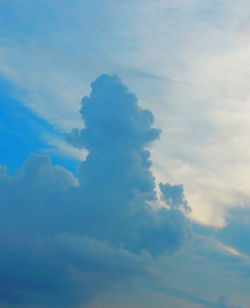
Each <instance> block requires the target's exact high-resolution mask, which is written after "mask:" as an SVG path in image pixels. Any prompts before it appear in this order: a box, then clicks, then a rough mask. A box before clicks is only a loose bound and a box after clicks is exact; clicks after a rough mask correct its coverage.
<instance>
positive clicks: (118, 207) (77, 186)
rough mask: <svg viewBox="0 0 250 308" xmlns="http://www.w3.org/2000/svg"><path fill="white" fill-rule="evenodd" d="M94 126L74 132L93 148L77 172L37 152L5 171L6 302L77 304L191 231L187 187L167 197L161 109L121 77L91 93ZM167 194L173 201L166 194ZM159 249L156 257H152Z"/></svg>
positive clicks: (0, 191)
mask: <svg viewBox="0 0 250 308" xmlns="http://www.w3.org/2000/svg"><path fill="white" fill-rule="evenodd" d="M81 115H82V117H83V119H84V122H85V128H84V129H81V130H73V131H72V132H71V133H70V134H69V135H68V136H67V138H68V140H69V141H70V142H71V143H72V144H73V145H74V146H76V147H78V148H84V149H86V150H87V151H88V156H87V158H86V160H85V161H83V162H82V163H81V165H80V168H79V177H78V178H75V177H74V176H73V175H72V174H71V173H70V172H69V171H68V170H66V169H65V168H63V167H60V166H55V165H53V164H52V163H51V160H50V159H49V157H47V156H41V155H37V154H34V155H32V156H31V157H30V158H29V159H28V161H27V162H26V163H25V164H24V166H23V167H22V168H21V169H20V170H18V171H16V173H15V174H14V176H12V177H10V176H8V174H7V171H6V170H5V169H4V168H1V172H0V230H1V234H2V235H1V247H0V254H1V260H0V264H1V271H0V276H1V280H0V286H1V287H0V303H3V304H4V305H5V306H7V307H8V305H12V304H17V305H18V307H27V306H31V307H53V306H60V307H61V306H62V305H63V306H67V307H75V306H76V305H78V304H79V303H83V304H84V303H86V302H88V301H89V299H91V298H92V297H93V296H94V295H95V294H96V293H98V292H99V291H100V290H105V289H106V288H107V286H111V285H112V284H113V283H114V282H116V283H119V282H120V283H123V282H125V281H130V280H131V279H133V278H134V277H138V276H139V277H146V276H147V275H149V274H150V273H149V272H150V268H151V263H152V256H153V257H154V256H157V255H160V254H162V253H164V252H168V253H170V252H173V251H175V250H176V249H178V248H180V247H181V246H182V244H183V243H184V242H185V241H186V240H188V239H189V238H190V236H191V231H190V226H189V222H188V220H187V218H186V216H185V213H186V212H187V211H188V206H187V203H186V201H185V198H184V194H183V189H182V187H181V186H171V185H169V184H166V185H164V184H162V185H161V186H160V191H161V194H162V198H161V199H162V200H159V199H158V198H157V194H156V186H155V182H154V177H153V175H152V173H151V170H150V167H151V161H150V153H149V150H148V147H149V146H150V144H151V142H152V141H154V140H155V139H157V138H158V137H159V133H160V132H159V130H157V129H155V128H151V125H152V124H153V116H152V114H151V112H149V111H148V110H142V109H140V108H139V107H138V105H137V99H136V97H135V96H134V95H133V94H132V93H130V92H129V90H128V89H127V88H126V87H125V86H124V85H123V84H122V83H121V82H120V80H119V78H117V77H115V76H107V75H102V76H100V77H99V78H98V79H97V80H96V81H95V82H94V83H93V84H92V92H91V94H90V97H86V98H84V99H83V103H82V109H81ZM165 201H166V202H165ZM151 255H152V256H151Z"/></svg>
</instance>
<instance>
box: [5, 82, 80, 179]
mask: <svg viewBox="0 0 250 308" xmlns="http://www.w3.org/2000/svg"><path fill="white" fill-rule="evenodd" d="M17 92H19V90H18V89H16V88H15V87H13V86H12V85H11V84H10V83H9V82H8V81H6V80H5V79H3V78H0V93H1V95H0V109H1V112H0V164H1V165H3V166H6V167H7V168H8V170H9V172H10V173H11V174H12V173H13V172H14V171H15V170H16V169H17V168H20V167H21V166H22V164H23V163H24V161H26V160H27V158H28V157H29V155H30V153H47V152H49V153H50V155H51V156H52V160H53V162H54V163H55V164H59V165H63V166H64V167H66V168H68V169H70V170H71V171H72V172H74V173H76V172H77V166H78V161H77V160H76V159H74V158H70V157H65V155H60V151H54V149H53V146H51V145H49V144H48V143H47V142H46V139H45V138H44V136H48V135H49V136H51V138H56V139H59V140H60V139H63V138H64V136H63V135H62V134H61V133H60V132H58V131H56V129H55V128H53V126H51V125H50V124H49V123H48V122H46V121H45V120H44V119H42V118H40V117H38V116H37V115H35V114H34V113H33V112H32V111H31V110H30V109H28V108H27V107H25V106H24V105H23V104H22V102H20V101H18V100H17V99H16V98H15V94H16V93H17Z"/></svg>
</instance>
